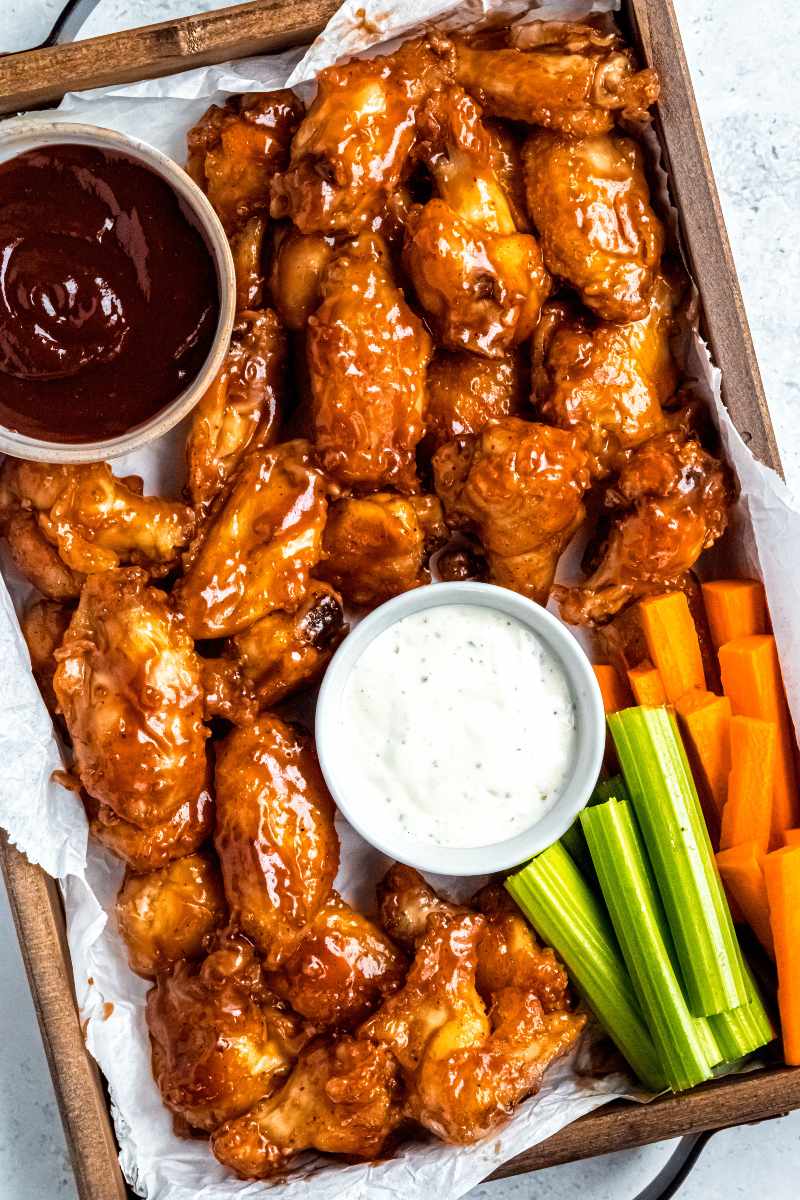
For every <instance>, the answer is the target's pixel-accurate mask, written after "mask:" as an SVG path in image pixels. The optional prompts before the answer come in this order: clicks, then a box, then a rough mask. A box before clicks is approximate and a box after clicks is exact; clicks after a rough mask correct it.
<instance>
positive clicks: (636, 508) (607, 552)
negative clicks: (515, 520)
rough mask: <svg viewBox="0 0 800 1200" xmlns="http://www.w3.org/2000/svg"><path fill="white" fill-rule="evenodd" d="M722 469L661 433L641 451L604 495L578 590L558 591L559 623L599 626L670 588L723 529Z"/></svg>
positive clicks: (726, 485) (725, 488)
mask: <svg viewBox="0 0 800 1200" xmlns="http://www.w3.org/2000/svg"><path fill="white" fill-rule="evenodd" d="M732 498H733V492H732V485H731V482H730V478H729V474H728V471H727V469H726V468H725V467H724V466H723V464H722V463H721V462H719V461H718V460H717V459H716V458H713V457H712V456H711V455H710V454H708V453H707V451H705V450H704V449H703V448H702V446H701V445H700V443H699V442H697V441H695V440H694V439H689V438H686V437H684V436H683V435H682V434H678V433H665V434H660V435H659V436H658V437H654V438H651V440H650V441H649V442H645V443H644V445H643V446H640V447H639V449H638V450H637V451H636V452H635V454H634V455H633V456H632V457H631V459H630V460H629V461H628V462H627V463H626V464H625V466H624V467H623V468H622V470H621V472H620V474H619V478H618V479H617V480H616V482H615V483H614V485H613V487H612V488H610V489H609V491H608V492H607V494H606V507H607V509H608V512H609V515H610V517H611V528H610V531H609V533H608V536H607V538H606V539H605V541H604V543H603V545H602V547H601V548H600V551H599V555H598V557H599V564H598V566H597V568H596V570H595V571H593V573H592V574H591V576H590V577H589V578H588V579H587V580H586V581H585V583H583V584H581V585H579V586H578V587H572V588H559V589H558V590H557V592H556V595H557V597H558V600H559V604H560V608H561V616H562V617H563V619H564V620H565V621H569V622H570V623H571V624H573V625H587V624H588V625H593V624H602V623H603V622H604V621H607V620H609V618H611V617H613V616H614V614H615V613H617V612H619V610H620V609H621V608H623V607H624V606H625V605H626V604H629V603H631V602H632V601H634V600H638V599H639V598H640V597H642V596H646V595H648V594H650V593H653V592H667V591H670V590H672V589H673V588H675V587H677V586H678V585H679V583H680V580H681V577H682V576H683V575H684V574H685V573H686V572H687V571H689V570H690V569H691V568H692V567H693V566H694V564H695V563H696V562H697V559H698V558H699V557H700V555H701V553H702V552H703V550H707V549H708V548H709V547H710V546H713V544H714V542H715V541H716V540H717V539H718V538H719V537H721V536H722V534H723V533H724V531H725V527H726V525H727V523H728V508H729V507H730V504H731V501H732Z"/></svg>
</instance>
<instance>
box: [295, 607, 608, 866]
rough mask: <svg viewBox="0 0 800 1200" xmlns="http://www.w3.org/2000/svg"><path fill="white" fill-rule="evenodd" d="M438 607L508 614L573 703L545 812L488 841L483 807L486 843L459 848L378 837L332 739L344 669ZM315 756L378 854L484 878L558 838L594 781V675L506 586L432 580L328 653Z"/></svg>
mask: <svg viewBox="0 0 800 1200" xmlns="http://www.w3.org/2000/svg"><path fill="white" fill-rule="evenodd" d="M443 604H468V605H477V606H479V607H483V608H486V609H493V610H495V611H496V612H502V613H505V614H506V615H507V616H510V617H516V618H517V620H519V621H521V622H522V623H523V624H525V625H527V626H528V627H529V628H530V629H532V630H533V632H534V633H536V634H537V635H538V636H539V637H540V638H541V640H542V641H543V642H544V643H545V645H546V646H547V647H548V649H549V650H550V651H551V653H552V654H553V655H554V656H555V657H556V658H557V659H558V661H559V663H560V664H561V667H562V668H563V671H564V674H565V676H566V679H567V682H568V684H569V689H570V693H571V696H572V699H573V701H574V704H575V716H576V725H577V750H576V754H575V760H574V762H573V764H572V770H571V772H570V774H569V777H568V779H567V781H566V783H565V784H564V787H563V789H562V791H561V793H560V795H559V796H558V798H557V799H556V801H555V803H554V804H553V805H552V807H551V808H550V809H549V810H548V811H547V812H546V813H545V814H544V816H542V817H541V818H540V819H539V820H538V821H536V822H534V823H533V824H532V825H531V826H530V827H529V828H528V829H526V830H524V831H523V832H522V833H519V834H516V835H515V836H514V837H512V838H508V839H506V840H505V841H501V842H491V840H490V838H491V831H490V828H489V827H488V826H490V821H489V820H488V810H487V843H486V845H485V846H475V847H473V846H470V847H467V848H462V847H453V846H438V845H435V844H433V843H431V842H430V841H421V840H418V839H416V838H415V837H414V836H413V834H409V833H404V832H403V831H402V830H401V829H395V830H393V833H392V840H391V842H389V841H388V840H387V839H386V836H385V832H384V833H383V834H382V832H381V830H380V826H379V824H378V821H377V820H375V821H373V819H372V814H371V813H370V812H369V811H368V808H367V806H365V805H363V804H359V803H358V800H357V798H356V797H354V796H353V795H351V794H350V793H349V790H348V783H347V771H346V765H347V764H346V763H345V762H343V761H342V755H343V748H342V745H341V740H340V739H339V738H338V737H337V727H338V725H339V720H340V714H341V711H342V697H343V692H344V688H345V685H346V683H347V680H348V677H349V675H350V672H351V671H352V669H353V667H354V666H355V664H356V662H357V661H358V659H359V658H360V657H361V655H362V654H363V652H364V651H365V650H366V648H367V646H368V645H369V644H370V642H371V641H372V640H373V639H374V638H376V637H377V636H378V635H379V634H380V633H383V631H384V630H385V629H387V628H388V627H389V626H390V625H393V624H394V623H395V622H396V621H399V620H401V619H402V618H403V617H407V616H409V614H411V613H416V612H419V611H420V610H422V609H427V608H435V607H438V606H439V605H443ZM315 735H316V743H317V754H318V756H319V762H320V767H321V768H322V773H323V775H324V776H325V781H326V783H327V785H328V788H329V789H330V792H331V795H332V796H333V798H334V800H335V801H336V804H337V805H338V807H339V809H340V810H341V812H342V814H343V815H344V816H345V817H346V818H347V820H348V821H349V822H350V824H351V825H352V826H353V827H354V828H355V829H356V830H357V831H358V832H359V833H360V834H361V836H362V837H363V838H365V839H366V841H368V842H370V843H371V844H372V845H373V846H375V847H377V849H378V850H381V851H382V852H383V853H384V854H388V855H390V856H391V857H392V858H396V859H398V860H399V861H400V862H403V863H407V864H408V865H409V866H412V867H418V868H419V869H420V870H422V871H431V872H435V873H437V874H441V875H485V874H489V873H490V872H492V871H503V870H507V869H508V868H510V867H515V866H517V865H519V863H522V862H526V861H527V860H528V859H529V858H532V857H533V855H534V854H538V853H539V852H540V851H541V850H545V849H546V848H547V847H548V846H551V845H552V844H553V842H556V841H558V839H559V838H560V837H562V836H563V834H565V833H566V831H567V830H568V829H569V827H570V825H572V823H573V821H574V820H575V818H576V817H577V815H578V813H579V812H580V811H581V809H582V808H584V807H585V805H586V802H587V800H588V799H589V796H590V795H591V793H592V790H593V788H594V786H595V783H596V782H597V778H598V775H599V774H600V767H601V765H602V761H603V751H604V749H605V741H606V725H605V713H604V711H603V700H602V697H601V695H600V688H599V686H598V683H597V679H596V677H595V674H594V671H593V670H592V668H591V664H590V663H589V660H588V658H587V657H586V655H585V654H584V652H583V650H582V649H581V647H580V645H579V644H578V642H577V641H576V639H575V638H574V637H573V636H572V634H571V633H570V632H569V630H568V629H567V628H566V626H565V625H562V623H561V622H560V621H559V620H558V619H557V618H556V617H554V616H553V615H552V614H551V613H549V612H548V611H547V610H546V609H545V608H542V607H541V606H540V605H538V604H534V603H533V601H531V600H527V599H526V598H525V597H524V596H520V595H518V594H517V593H516V592H511V591H508V590H507V589H506V588H500V587H494V586H492V585H491V584H486V583H435V584H432V585H430V586H429V587H421V588H416V589H415V590H414V591H411V592H406V593H404V594H403V595H402V596H397V597H396V598H395V599H394V600H389V601H387V603H386V604H382V605H381V606H380V607H379V608H376V609H375V610H374V611H373V612H371V613H370V615H369V616H368V617H365V618H364V620H363V621H361V622H360V623H359V624H358V625H357V626H356V627H355V629H354V630H353V632H352V633H350V634H349V635H348V636H347V637H346V638H345V640H344V641H343V642H342V644H341V646H340V647H339V649H338V650H337V651H336V653H335V654H334V656H333V658H332V660H331V662H330V665H329V666H328V670H327V671H326V673H325V678H324V679H323V681H322V687H321V688H320V692H319V697H318V700H317V713H316V722H315Z"/></svg>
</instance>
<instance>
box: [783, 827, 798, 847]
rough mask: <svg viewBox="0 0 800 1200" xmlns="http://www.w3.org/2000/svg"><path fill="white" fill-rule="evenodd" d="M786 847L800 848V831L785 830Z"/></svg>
mask: <svg viewBox="0 0 800 1200" xmlns="http://www.w3.org/2000/svg"><path fill="white" fill-rule="evenodd" d="M783 844H784V846H800V829H784V831H783Z"/></svg>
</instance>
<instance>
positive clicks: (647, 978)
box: [581, 800, 719, 1092]
mask: <svg viewBox="0 0 800 1200" xmlns="http://www.w3.org/2000/svg"><path fill="white" fill-rule="evenodd" d="M581 826H582V828H583V832H584V835H585V837H586V841H587V843H588V846H589V851H590V853H591V855H592V862H593V863H594V867H595V870H596V872H597V878H598V879H599V881H600V887H601V890H602V893H603V898H604V900H605V902H606V907H607V908H608V911H609V914H610V916H611V923H612V925H613V926H614V932H615V933H616V935H617V940H618V941H619V944H620V946H621V948H622V955H623V958H624V959H625V965H626V966H627V968H628V973H629V974H630V977H631V980H632V981H633V986H634V989H635V991H636V996H637V999H638V1000H639V1005H640V1007H641V1010H642V1012H643V1013H644V1016H645V1020H646V1021H647V1024H648V1027H649V1029H650V1033H651V1035H652V1038H653V1042H654V1044H655V1047H656V1050H657V1052H658V1056H659V1058H660V1060H661V1065H662V1067H663V1068H664V1074H665V1076H666V1079H667V1083H668V1086H669V1087H670V1088H671V1089H672V1091H673V1092H682V1091H685V1090H686V1089H687V1088H690V1087H694V1085H695V1084H696V1083H702V1082H703V1080H705V1079H709V1078H710V1077H711V1067H712V1066H713V1065H714V1064H715V1063H717V1062H719V1056H718V1051H717V1047H716V1045H715V1043H714V1039H713V1037H711V1038H709V1036H708V1033H709V1031H708V1028H707V1026H705V1025H704V1024H701V1022H700V1021H698V1020H697V1019H696V1018H695V1017H693V1016H692V1015H691V1013H690V1012H689V1009H688V1008H687V1006H686V1001H685V999H684V996H683V992H682V991H681V985H680V982H679V980H678V977H677V975H676V974H675V968H674V966H673V955H674V951H673V948H672V943H671V938H670V935H669V929H668V928H667V921H666V917H665V916H664V910H663V907H662V905H661V901H660V899H659V896H658V892H657V891H656V887H655V884H654V882H653V880H652V878H651V876H650V866H649V864H648V862H647V859H646V857H645V852H644V846H643V845H642V841H641V837H640V834H639V831H638V829H637V828H636V825H635V823H634V820H633V815H632V813H631V810H630V806H629V805H628V804H627V803H626V802H625V801H620V800H609V801H608V802H607V803H605V804H597V805H595V806H594V807H593V808H587V809H585V810H584V812H582V813H581Z"/></svg>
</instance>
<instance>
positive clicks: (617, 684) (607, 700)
mask: <svg viewBox="0 0 800 1200" xmlns="http://www.w3.org/2000/svg"><path fill="white" fill-rule="evenodd" d="M592 670H593V671H594V673H595V675H596V676H597V682H598V683H599V684H600V693H601V695H602V697H603V708H604V709H605V711H606V713H614V712H619V710H620V709H621V708H630V706H631V705H632V704H633V696H632V695H631V690H630V688H629V687H628V684H627V681H626V680H625V679H623V677H622V676H621V675H620V673H619V671H618V670H617V668H616V667H612V666H611V664H610V663H595V664H594V665H593V667H592Z"/></svg>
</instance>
